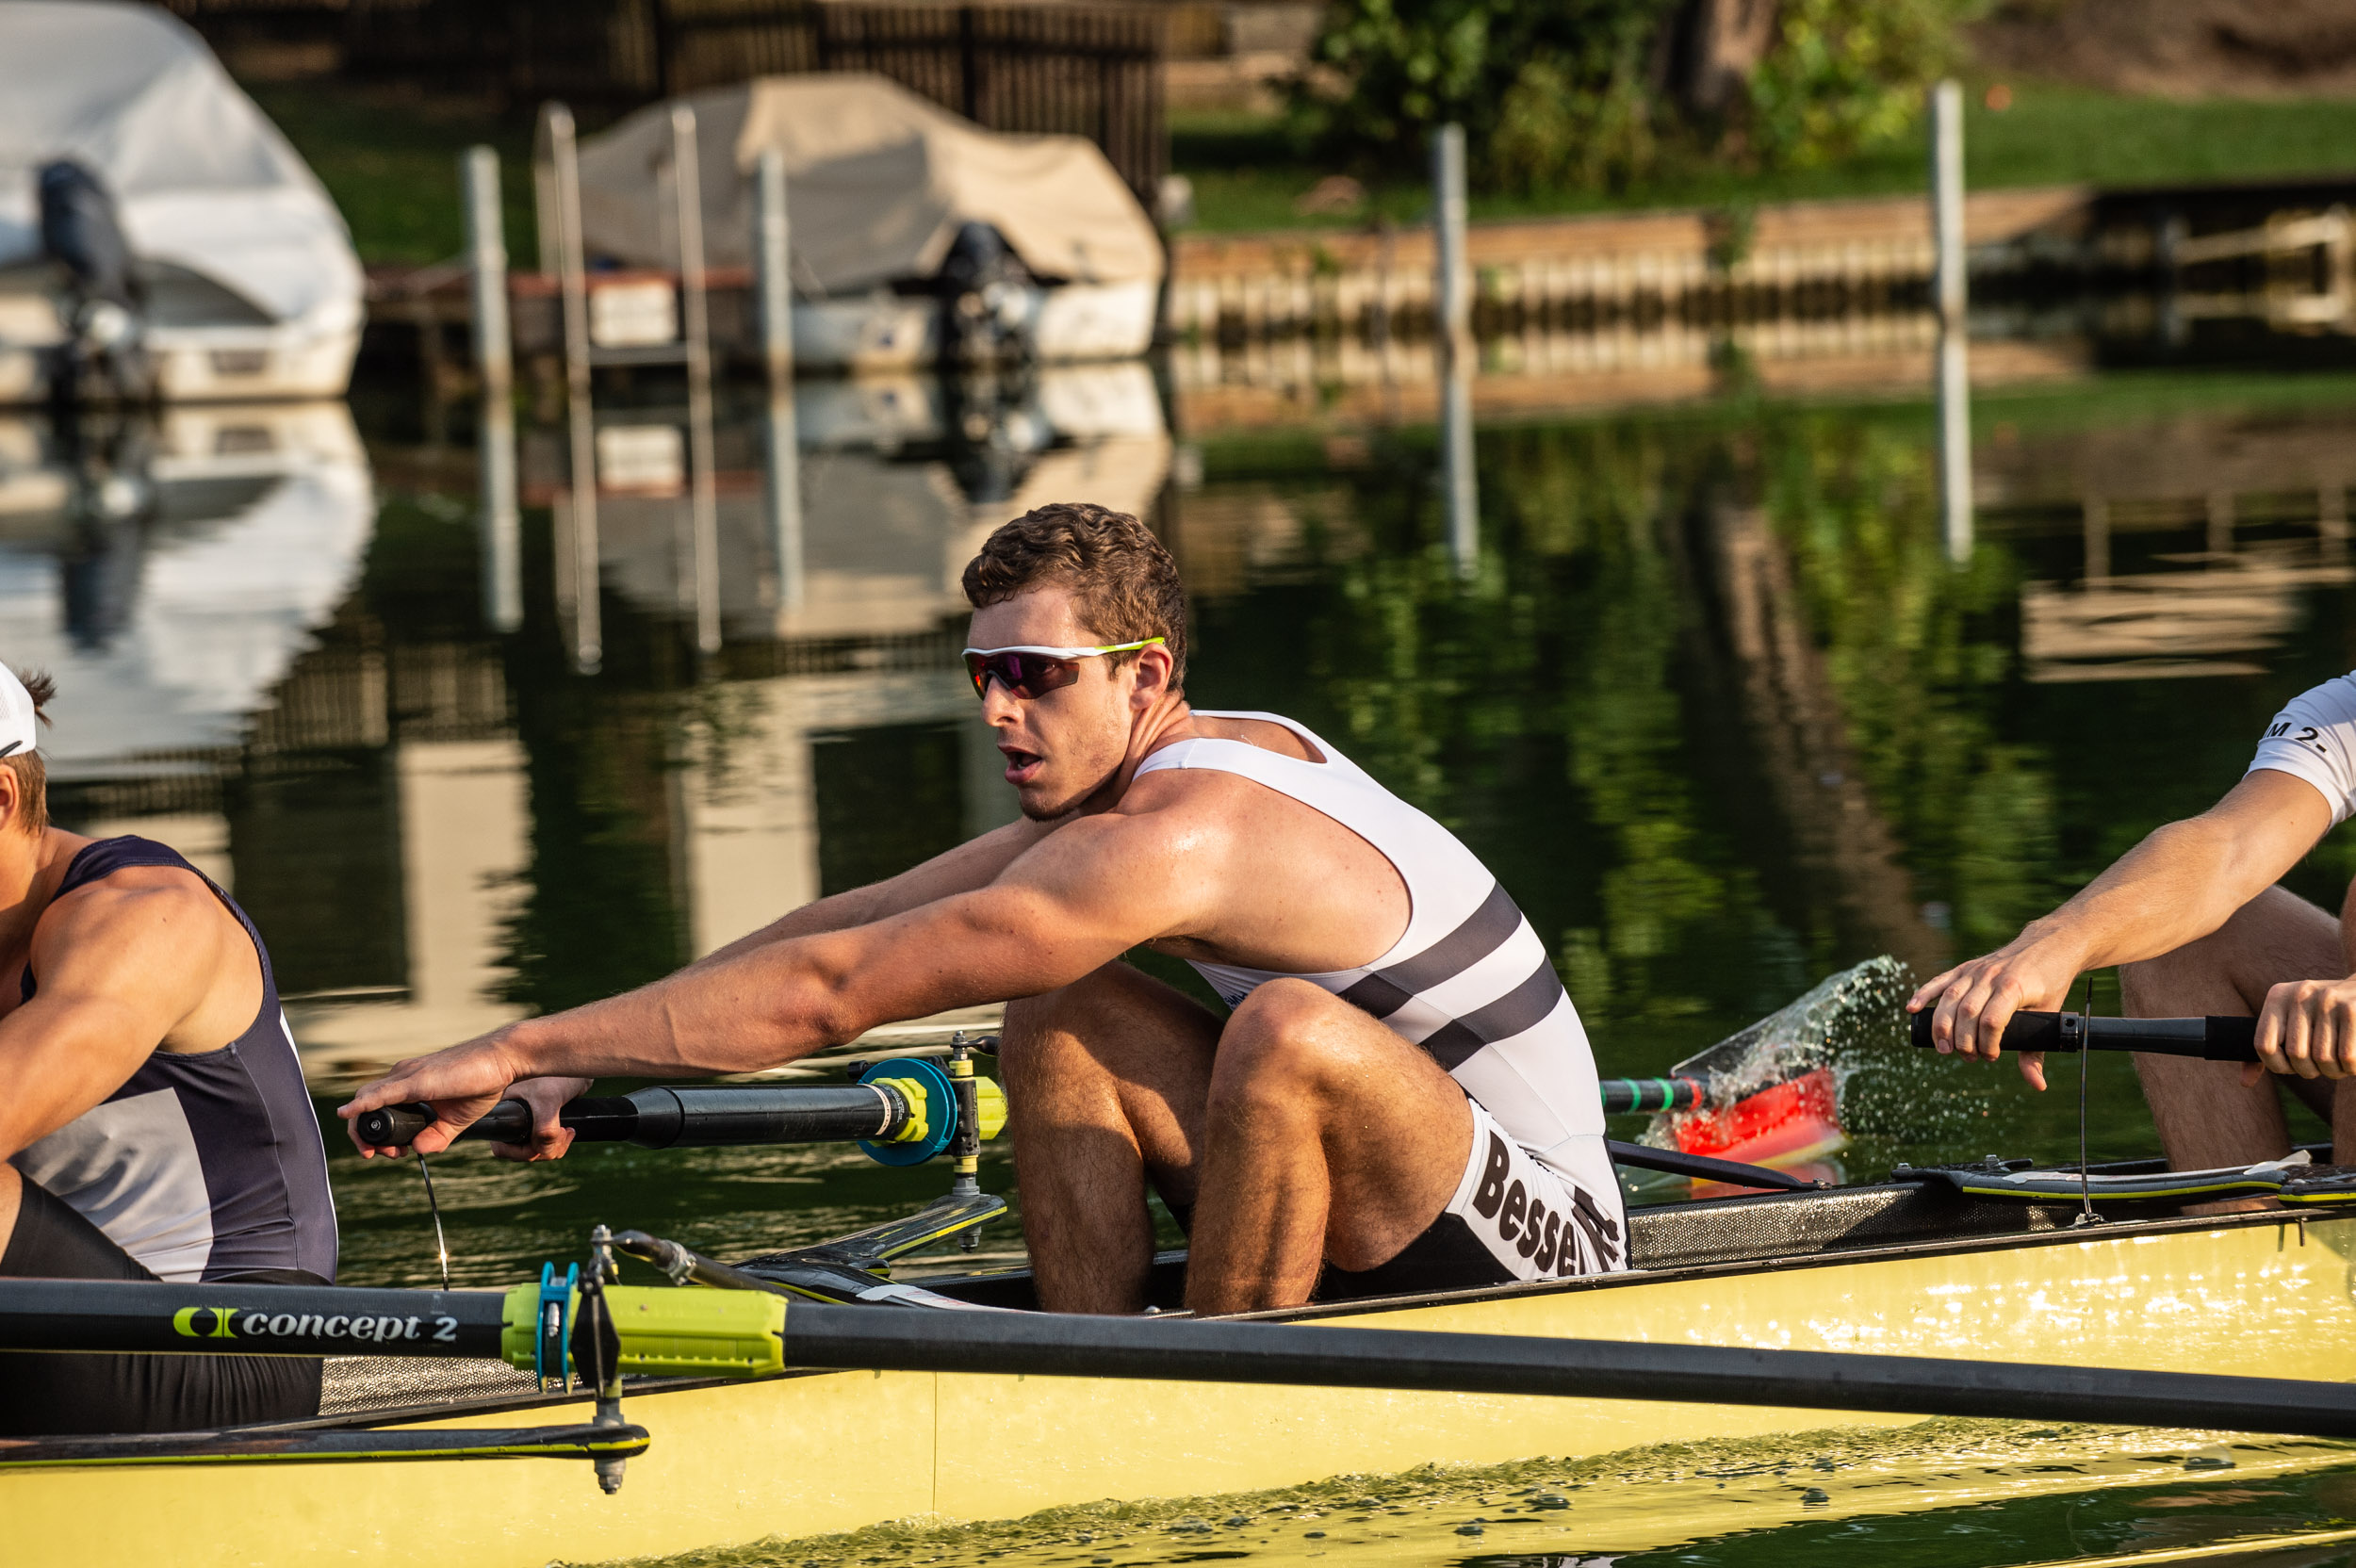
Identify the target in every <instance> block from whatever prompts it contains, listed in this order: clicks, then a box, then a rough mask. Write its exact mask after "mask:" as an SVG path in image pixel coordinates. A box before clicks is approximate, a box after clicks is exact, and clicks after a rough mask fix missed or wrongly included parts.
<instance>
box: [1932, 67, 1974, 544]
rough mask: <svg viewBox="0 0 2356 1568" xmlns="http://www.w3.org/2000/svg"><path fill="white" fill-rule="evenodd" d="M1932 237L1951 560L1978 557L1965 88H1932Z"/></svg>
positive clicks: (1944, 504) (1942, 490) (1949, 84)
mask: <svg viewBox="0 0 2356 1568" xmlns="http://www.w3.org/2000/svg"><path fill="white" fill-rule="evenodd" d="M1931 237H1932V240H1933V242H1934V244H1935V245H1936V247H1937V254H1938V263H1937V270H1936V272H1935V273H1934V275H1933V278H1932V285H1931V301H1932V305H1933V308H1934V309H1936V310H1937V312H1938V314H1939V513H1940V521H1941V523H1942V524H1943V526H1944V529H1945V532H1946V538H1947V557H1948V559H1949V560H1951V561H1953V562H1955V563H1956V564H1962V563H1963V562H1965V561H1967V560H1969V559H1970V558H1971V555H1972V369H1971V362H1970V344H1971V331H1970V324H1969V312H1968V305H1969V303H1970V301H1969V297H1968V293H1967V289H1966V286H1965V260H1964V246H1963V88H1962V87H1961V85H1959V84H1958V83H1956V82H1955V81H1953V80H1949V81H1943V82H1940V83H1939V85H1938V86H1937V87H1935V88H1933V89H1932V90H1931Z"/></svg>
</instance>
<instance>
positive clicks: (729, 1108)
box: [355, 1084, 908, 1149]
mask: <svg viewBox="0 0 2356 1568" xmlns="http://www.w3.org/2000/svg"><path fill="white" fill-rule="evenodd" d="M557 1120H558V1122H559V1123H560V1124H562V1125H564V1126H565V1127H569V1128H571V1129H572V1130H573V1137H574V1139H575V1140H576V1141H578V1142H581V1143H635V1144H639V1145H641V1146H643V1147H645V1148H647V1149H693V1148H709V1147H714V1146H718V1145H724V1144H760V1143H856V1142H858V1141H859V1139H861V1138H876V1139H884V1138H889V1137H891V1136H892V1134H894V1133H896V1132H898V1131H899V1130H900V1128H901V1127H903V1126H904V1125H906V1124H907V1121H908V1103H907V1101H906V1100H905V1099H904V1098H903V1097H902V1096H901V1094H900V1093H899V1091H898V1090H896V1089H894V1088H893V1087H892V1086H890V1085H889V1084H814V1085H772V1084H726V1085H717V1084H715V1085H686V1086H679V1087H677V1088H644V1089H638V1090H635V1091H633V1092H632V1093H630V1094H627V1095H618V1096H613V1097H608V1098H597V1099H583V1100H576V1101H573V1102H572V1103H570V1104H567V1105H565V1106H564V1108H563V1109H562V1110H561V1111H559V1112H558V1113H557ZM433 1124H434V1112H433V1109H432V1108H431V1107H430V1106H426V1105H422V1104H406V1105H386V1106H384V1107H382V1108H381V1109H378V1110H373V1111H366V1112H363V1113H362V1114H361V1115H360V1116H359V1117H358V1118H357V1119H356V1121H355V1130H356V1131H357V1133H358V1135H359V1136H360V1139H361V1141H362V1142H364V1143H367V1144H369V1145H372V1146H374V1147H376V1148H379V1149H397V1148H406V1147H407V1146H408V1144H409V1143H410V1141H411V1140H412V1139H414V1138H415V1137H416V1136H417V1135H418V1134H419V1133H422V1132H424V1131H425V1130H426V1129H427V1128H428V1127H430V1126H432V1125H433ZM459 1136H460V1137H462V1138H483V1139H488V1140H490V1141H491V1142H494V1143H524V1142H529V1141H530V1140H531V1137H532V1107H531V1106H529V1105H527V1104H525V1103H523V1102H522V1101H520V1100H502V1101H500V1102H499V1103H498V1104H496V1105H494V1106H492V1107H491V1109H490V1110H489V1111H488V1112H487V1113H485V1114H484V1115H483V1118H482V1119H480V1120H478V1121H476V1122H475V1123H474V1124H473V1125H472V1126H469V1127H468V1128H467V1129H466V1131H465V1132H463V1133H461V1134H459Z"/></svg>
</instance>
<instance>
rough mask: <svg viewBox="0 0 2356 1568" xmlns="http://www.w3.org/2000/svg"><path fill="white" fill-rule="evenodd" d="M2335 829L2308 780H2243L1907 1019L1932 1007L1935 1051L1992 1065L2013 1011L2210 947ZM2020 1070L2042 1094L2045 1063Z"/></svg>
mask: <svg viewBox="0 0 2356 1568" xmlns="http://www.w3.org/2000/svg"><path fill="white" fill-rule="evenodd" d="M2330 827H2331V808H2330V807H2329V806H2328V805H2326V804H2325V802H2324V799H2323V797H2322V795H2320V794H2319V793H2317V792H2316V791H2315V787H2314V786H2313V785H2310V784H2309V783H2307V782H2306V781H2305V780H2304V779H2301V778H2297V777H2294V776H2291V775H2289V774H2286V773H2277V772H2274V771H2272V770H2271V769H2261V770H2259V771H2258V772H2255V773H2252V774H2250V775H2249V776H2246V777H2244V778H2243V779H2242V781H2241V782H2240V783H2239V784H2236V785H2235V786H2233V789H2232V790H2231V791H2230V792H2227V794H2226V796H2225V798H2224V799H2222V800H2220V801H2218V802H2217V804H2216V805H2215V806H2213V807H2211V808H2210V809H2208V810H2206V811H2204V812H2202V813H2201V815H2199V816H2197V817H2192V818H2188V819H2186V820H2185V821H2183V822H2174V823H2169V824H2168V825H2167V826H2165V827H2161V828H2158V829H2155V830H2154V831H2153V832H2152V833H2151V836H2150V837H2148V838H2146V839H2145V840H2144V841H2142V842H2141V843H2139V844H2137V845H2136V846H2135V848H2134V849H2132V850H2130V851H2129V852H2128V853H2127V854H2126V855H2124V856H2122V857H2121V858H2119V862H2118V863H2117V864H2116V865H2114V866H2112V867H2111V868H2110V869H2109V870H2108V871H2105V872H2104V873H2103V874H2102V875H2100V876H2098V877H2096V878H2095V879H2094V880H2093V881H2092V882H2091V883H2089V884H2088V885H2087V886H2086V890H2084V891H2083V892H2081V893H2079V894H2078V896H2077V897H2075V898H2073V899H2071V900H2070V902H2069V903H2067V904H2065V905H2063V906H2062V907H2060V908H2059V909H2056V910H2054V911H2053V913H2052V914H2050V915H2047V916H2045V917H2044V918H2043V919H2041V920H2036V921H2032V922H2030V923H2029V924H2028V925H2027V926H2026V927H2024V928H2023V929H2022V931H2021V935H2019V936H2018V937H2015V938H2014V939H2012V940H2011V941H2009V942H2007V943H2005V944H2004V946H2003V947H2001V948H1999V949H1997V951H1996V952H1994V953H1991V954H1989V955H1988V956H1986V957H1981V958H1974V959H1972V961H1971V962H1969V963H1966V964H1960V965H1957V966H1956V967H1955V968H1954V969H1951V970H1949V971H1947V972H1945V973H1944V974H1940V975H1938V976H1936V977H1935V978H1933V979H1932V980H1931V981H1930V982H1929V983H1928V984H1926V985H1924V986H1923V987H1922V989H1920V990H1918V991H1917V992H1915V994H1914V997H1913V999H1912V1000H1911V1001H1909V1002H1908V1003H1907V1008H1908V1010H1909V1011H1920V1010H1921V1009H1922V1008H1923V1007H1925V1006H1929V1005H1933V1004H1936V1005H1937V1008H1938V1010H1937V1012H1936V1013H1935V1014H1934V1015H1933V1018H1932V1023H1931V1035H1932V1037H1933V1038H1934V1039H1935V1040H1936V1041H1938V1043H1939V1049H1940V1050H1941V1051H1949V1050H1956V1051H1961V1052H1962V1053H1963V1054H1966V1055H1977V1056H1986V1057H1987V1058H1988V1059H1989V1060H1991V1061H1992V1060H1994V1059H1995V1058H1996V1056H1997V1055H1998V1054H1999V1052H2000V1048H2001V1044H2002V1041H2003V1039H2004V1025H2005V1024H2006V1023H2007V1022H2009V1021H2011V1019H2012V1015H2013V1013H2014V1012H2015V1011H2016V1010H2018V1009H2020V1008H2022V1007H2033V1008H2045V1009H2052V1008H2057V1007H2060V1006H2062V1005H2064V1003H2065V1001H2066V999H2067V995H2068V992H2069V989H2070V982H2071V981H2073V980H2075V979H2076V978H2077V977H2078V976H2079V975H2080V974H2082V973H2084V972H2086V971H2087V970H2094V969H2105V968H2108V967H2110V966H2111V965H2113V964H2128V963H2134V962H2135V961H2136V960H2138V959H2142V958H2151V957H2156V956H2159V955H2161V954H2163V953H2172V952H2174V951H2175V950H2176V949H2178V948H2180V947H2182V946H2184V944H2185V943H2186V942H2190V941H2196V940H2198V939H2201V938H2202V937H2205V936H2207V935H2208V934H2209V933H2210V932H2212V931H2215V930H2216V929H2217V927H2218V926H2220V925H2222V924H2224V923H2225V922H2226V920H2227V919H2228V918H2229V917H2230V916H2231V915H2232V914H2233V911H2234V910H2236V909H2238V908H2240V907H2242V906H2243V905H2245V904H2247V903H2249V902H2250V900H2251V899H2252V898H2255V897H2256V896H2257V895H2258V894H2259V893H2260V892H2261V891H2263V890H2265V889H2266V888H2268V887H2270V886H2272V885H2273V884H2274V883H2275V882H2276V881H2278V880H2279V879H2280V878H2281V877H2282V874H2283V873H2285V872H2287V871H2289V870H2290V869H2291V867H2293V866H2294V865H2296V864H2298V863H2299V857H2301V856H2303V855H2305V854H2306V853H2307V851H2309V850H2310V849H2312V848H2314V847H2315V841H2317V840H2318V839H2320V838H2322V837H2323V835H2324V833H2325V832H2326V831H2327V830H2328V829H2329V828H2330ZM2022 1070H2023V1072H2024V1073H2026V1074H2027V1075H2028V1077H2029V1080H2030V1082H2031V1083H2033V1084H2035V1085H2037V1086H2038V1087H2040V1088H2042V1087H2043V1086H2044V1083H2043V1071H2042V1068H2041V1064H2039V1063H2037V1062H2036V1061H2033V1060H2032V1061H2024V1062H2023V1065H2022Z"/></svg>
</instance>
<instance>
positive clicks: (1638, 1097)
mask: <svg viewBox="0 0 2356 1568" xmlns="http://www.w3.org/2000/svg"><path fill="white" fill-rule="evenodd" d="M1597 1087H1598V1088H1600V1089H1601V1090H1602V1091H1603V1108H1604V1113H1605V1114H1606V1115H1607V1116H1617V1115H1621V1114H1624V1113H1626V1112H1629V1111H1685V1110H1691V1109H1693V1107H1694V1106H1696V1105H1698V1104H1700V1103H1702V1102H1703V1101H1704V1100H1706V1099H1707V1098H1709V1094H1710V1086H1709V1085H1707V1084H1705V1083H1704V1082H1702V1080H1700V1079H1699V1078H1685V1077H1677V1078H1606V1079H1605V1080H1604V1081H1603V1082H1602V1083H1601V1084H1599V1085H1597Z"/></svg>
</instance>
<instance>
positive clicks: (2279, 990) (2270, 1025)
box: [2241, 978, 2356, 1086]
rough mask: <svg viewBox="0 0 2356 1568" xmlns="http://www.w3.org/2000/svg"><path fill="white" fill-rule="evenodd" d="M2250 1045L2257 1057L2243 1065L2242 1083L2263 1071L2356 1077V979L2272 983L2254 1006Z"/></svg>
mask: <svg viewBox="0 0 2356 1568" xmlns="http://www.w3.org/2000/svg"><path fill="white" fill-rule="evenodd" d="M2254 1043H2255V1045H2256V1048H2257V1053H2258V1059H2257V1060H2256V1061H2255V1062H2252V1063H2250V1065H2249V1066H2248V1067H2245V1068H2243V1069H2242V1073H2241V1081H2242V1084H2243V1085H2244V1086H2250V1085H2254V1084H2256V1083H2257V1082H2258V1079H2259V1076H2260V1074H2262V1073H2265V1072H2280V1073H2284V1074H2296V1075H2297V1076H2299V1077H2301V1078H2348V1077H2356V978H2350V979H2346V980H2290V981H2285V982H2284V983H2283V984H2282V985H2279V986H2277V987H2275V988H2273V989H2272V990H2270V991H2268V992H2266V1005H2265V1006H2264V1007H2262V1008H2260V1009H2259V1010H2258V1029H2257V1037H2256V1039H2255V1041H2254Z"/></svg>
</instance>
